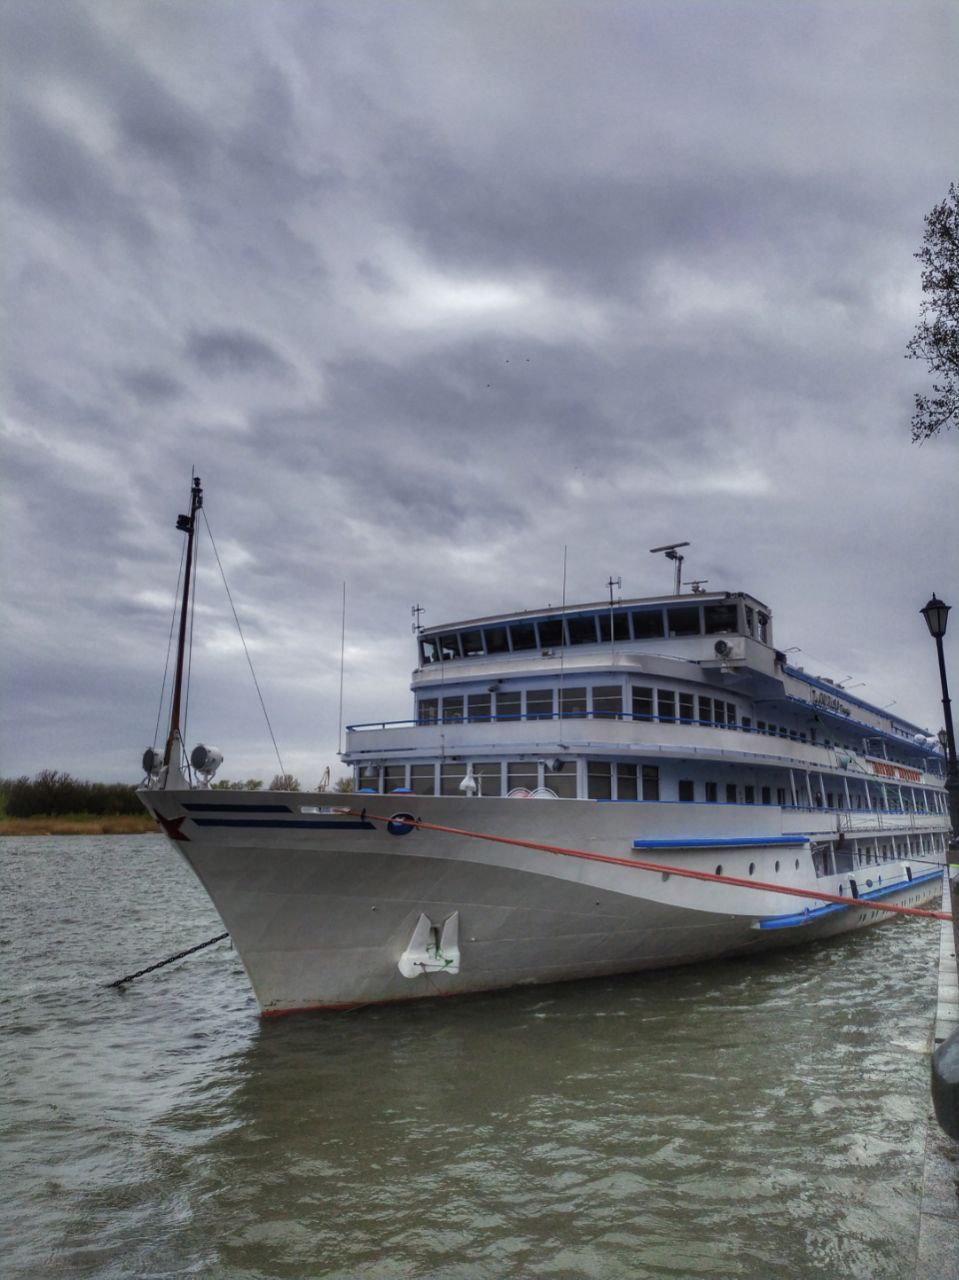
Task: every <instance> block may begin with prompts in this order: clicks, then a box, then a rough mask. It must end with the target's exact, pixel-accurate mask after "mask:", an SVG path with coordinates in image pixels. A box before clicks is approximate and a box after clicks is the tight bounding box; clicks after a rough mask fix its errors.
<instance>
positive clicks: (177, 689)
mask: <svg viewBox="0 0 959 1280" xmlns="http://www.w3.org/2000/svg"><path fill="white" fill-rule="evenodd" d="M202 506H203V488H202V486H201V485H200V477H199V476H194V477H193V487H192V488H191V490H190V514H189V515H188V516H183V515H181V516H177V521H176V527H177V528H178V529H179V530H181V531H182V532H184V533H186V535H187V543H186V568H185V570H184V573H183V600H182V602H181V604H180V635H179V639H178V641H177V650H176V672H175V674H174V677H173V705H172V707H171V708H170V735H169V737H168V738H167V742H166V751H165V752H164V753H163V763H164V765H165V766H166V769H167V776H168V777H169V773H170V767H171V764H173V765H174V767H175V768H179V765H180V760H179V747H178V745H177V744H178V743H179V742H180V698H181V695H182V692H183V655H184V652H185V650H186V622H187V614H188V613H189V612H190V572H191V570H192V568H193V539H194V535H195V533H196V513H197V512H198V511H199V510H200V508H201V507H202ZM174 753H176V755H177V759H176V761H175V762H174V760H173V757H174Z"/></svg>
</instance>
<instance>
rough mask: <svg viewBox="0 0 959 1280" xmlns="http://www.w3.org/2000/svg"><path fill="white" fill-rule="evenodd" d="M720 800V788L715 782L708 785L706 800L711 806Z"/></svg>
mask: <svg viewBox="0 0 959 1280" xmlns="http://www.w3.org/2000/svg"><path fill="white" fill-rule="evenodd" d="M718 799H719V787H718V785H717V784H716V783H715V782H707V783H706V800H707V803H709V804H715V803H716V801H717V800H718Z"/></svg>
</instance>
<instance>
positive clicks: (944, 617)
mask: <svg viewBox="0 0 959 1280" xmlns="http://www.w3.org/2000/svg"><path fill="white" fill-rule="evenodd" d="M949 609H950V606H949V605H948V604H943V602H942V601H941V600H938V599H937V598H936V596H935V593H933V597H932V599H931V600H930V601H929V603H928V604H927V605H926V607H925V608H924V609H920V610H919V612H920V613H921V614H922V616H923V617H924V618H925V620H926V626H927V627H928V628H929V634H930V635H931V636H932V638H933V639H934V640H935V642H936V653H937V655H938V657H939V679H940V680H941V681H942V712H943V716H944V717H945V721H946V795H947V797H948V799H949V821H950V823H951V825H952V835H953V839H954V840H955V839H957V838H959V760H957V758H956V732H955V730H954V729H953V727H952V704H951V702H950V701H949V683H948V681H947V680H946V660H945V658H944V657H943V653H942V637H943V636H944V635H945V634H946V622H947V621H948V618H949Z"/></svg>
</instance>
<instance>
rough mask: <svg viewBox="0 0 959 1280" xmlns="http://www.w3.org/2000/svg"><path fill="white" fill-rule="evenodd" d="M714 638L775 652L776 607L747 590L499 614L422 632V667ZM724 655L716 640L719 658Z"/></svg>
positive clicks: (645, 647) (593, 603)
mask: <svg viewBox="0 0 959 1280" xmlns="http://www.w3.org/2000/svg"><path fill="white" fill-rule="evenodd" d="M708 636H713V637H716V638H717V639H720V638H722V637H725V636H743V637H750V638H752V639H754V640H755V641H757V642H758V643H759V644H762V645H767V646H770V647H771V646H772V642H773V636H772V614H771V612H770V610H769V607H768V605H765V604H763V603H762V601H760V600H757V599H755V597H753V596H748V595H746V594H744V593H743V592H741V591H740V592H730V591H723V592H709V593H707V592H699V593H694V594H691V595H680V596H675V595H669V596H651V597H645V598H637V599H632V600H617V601H614V602H612V603H604V602H603V601H594V602H592V603H589V604H578V605H566V606H558V607H556V606H548V607H547V608H545V609H537V610H524V611H521V612H514V613H506V614H497V615H495V616H493V617H487V618H473V619H469V620H467V621H464V622H459V623H453V624H446V625H444V626H437V627H424V628H422V630H421V631H420V634H419V659H420V662H419V667H418V668H417V670H418V671H424V670H425V669H427V668H430V667H435V666H436V665H437V664H441V665H443V666H448V665H450V664H457V665H459V664H461V663H465V662H468V661H470V660H471V659H483V658H498V659H504V658H509V657H511V656H512V655H517V656H523V657H530V656H532V655H534V654H536V653H539V654H541V655H542V656H543V657H554V656H556V654H557V652H558V651H559V650H563V649H576V650H582V649H583V648H584V647H585V646H590V645H607V646H613V647H615V648H616V649H618V650H620V651H627V652H628V651H629V650H634V651H637V652H642V651H643V650H648V649H649V648H650V646H651V645H652V646H653V647H655V644H656V642H657V641H658V642H663V641H675V640H688V639H692V638H694V637H708ZM719 653H720V650H719V648H718V647H717V646H716V645H715V641H714V654H719Z"/></svg>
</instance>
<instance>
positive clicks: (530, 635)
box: [509, 622, 538, 653]
mask: <svg viewBox="0 0 959 1280" xmlns="http://www.w3.org/2000/svg"><path fill="white" fill-rule="evenodd" d="M509 638H510V640H511V641H512V643H513V652H514V653H517V652H520V651H525V650H528V649H536V648H538V646H537V644H536V627H535V626H534V625H533V623H532V622H511V623H510V628H509Z"/></svg>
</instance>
